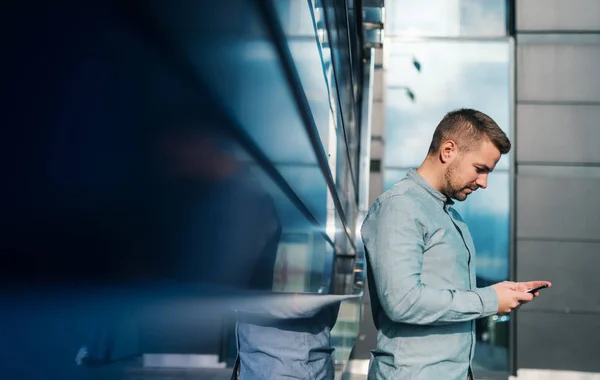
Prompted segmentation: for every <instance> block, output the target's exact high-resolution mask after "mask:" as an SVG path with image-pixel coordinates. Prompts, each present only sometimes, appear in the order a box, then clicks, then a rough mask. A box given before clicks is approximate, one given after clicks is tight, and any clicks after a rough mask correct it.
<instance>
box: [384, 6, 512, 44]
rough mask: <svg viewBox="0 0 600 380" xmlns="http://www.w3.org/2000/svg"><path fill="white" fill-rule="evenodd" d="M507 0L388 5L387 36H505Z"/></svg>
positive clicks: (386, 7) (386, 8)
mask: <svg viewBox="0 0 600 380" xmlns="http://www.w3.org/2000/svg"><path fill="white" fill-rule="evenodd" d="M506 3H507V2H506V1H505V0H420V1H412V0H393V1H386V2H385V11H386V22H385V34H386V35H388V36H393V35H403V36H434V37H459V36H460V37H466V36H478V37H482V36H504V35H506V12H507V10H506V8H507V6H506Z"/></svg>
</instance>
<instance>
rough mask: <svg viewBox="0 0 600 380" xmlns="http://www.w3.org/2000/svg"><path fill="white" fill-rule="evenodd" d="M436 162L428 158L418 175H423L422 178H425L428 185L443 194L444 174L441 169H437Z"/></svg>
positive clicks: (420, 167) (418, 170)
mask: <svg viewBox="0 0 600 380" xmlns="http://www.w3.org/2000/svg"><path fill="white" fill-rule="evenodd" d="M436 166H437V165H435V163H434V162H431V158H430V157H427V158H426V159H425V161H423V163H422V164H421V166H419V168H418V169H417V173H419V174H420V175H421V177H423V178H425V180H426V181H427V183H429V185H430V186H431V187H433V188H434V189H436V190H437V191H439V192H442V193H443V191H442V190H443V186H442V184H443V178H444V174H443V173H442V172H441V170H440V169H439V168H437V167H436Z"/></svg>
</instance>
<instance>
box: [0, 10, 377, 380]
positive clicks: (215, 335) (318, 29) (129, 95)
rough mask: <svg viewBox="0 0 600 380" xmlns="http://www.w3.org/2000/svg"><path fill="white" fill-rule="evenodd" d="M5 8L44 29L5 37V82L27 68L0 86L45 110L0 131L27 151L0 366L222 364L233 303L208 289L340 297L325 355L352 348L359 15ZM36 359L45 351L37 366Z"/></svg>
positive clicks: (230, 344) (21, 371)
mask: <svg viewBox="0 0 600 380" xmlns="http://www.w3.org/2000/svg"><path fill="white" fill-rule="evenodd" d="M17 8H18V7H15V9H14V11H15V12H17V11H18V12H21V13H20V14H19V15H20V16H21V17H17V16H15V19H18V20H21V21H22V22H23V24H22V25H21V24H20V25H15V28H16V30H22V29H19V28H24V29H23V30H26V31H27V32H23V33H17V34H19V35H22V38H24V39H27V38H29V36H34V35H35V36H36V38H38V37H39V40H37V39H36V40H34V39H33V38H30V39H31V40H24V41H22V45H23V46H28V49H26V51H22V50H19V49H17V48H16V45H15V51H14V52H12V53H11V55H13V53H14V55H15V56H19V57H20V58H19V59H20V60H22V61H23V64H22V65H16V66H15V67H13V71H14V72H15V73H17V74H19V75H17V74H15V78H27V79H26V80H25V79H23V81H22V82H18V81H19V80H21V79H15V83H12V82H11V83H10V85H14V87H15V88H21V89H25V90H20V91H24V92H31V93H39V99H38V100H37V103H36V106H39V107H40V109H41V108H43V110H44V112H31V109H29V107H31V106H32V104H31V102H25V99H23V103H22V104H18V105H16V106H15V107H14V108H13V109H14V114H10V115H8V118H9V120H11V123H14V125H15V128H14V129H12V132H11V134H10V135H8V136H6V138H5V139H3V143H4V144H3V145H7V146H6V147H5V149H4V152H8V155H9V156H11V157H17V156H19V157H28V158H27V160H24V161H21V162H20V163H17V164H15V165H17V166H18V167H16V168H14V170H11V171H10V173H11V174H10V176H11V177H10V181H9V182H10V183H12V184H13V185H14V186H13V187H14V188H11V189H8V190H7V189H5V190H3V191H8V193H6V194H4V193H3V194H2V199H5V200H6V199H10V200H11V202H10V204H7V205H6V208H5V210H4V216H5V220H10V221H11V223H9V225H8V226H6V228H5V229H3V231H2V239H0V242H1V243H0V244H2V247H1V248H2V251H3V252H5V253H7V255H8V257H10V260H9V261H8V262H6V263H5V265H3V267H2V269H1V273H0V274H1V276H0V277H2V281H4V282H6V283H7V284H8V285H10V289H11V290H15V289H16V291H17V292H16V293H15V294H17V296H14V294H8V293H6V294H4V293H3V294H1V296H2V297H0V302H1V304H2V305H3V310H11V313H12V314H10V315H8V316H7V318H8V320H9V321H13V322H15V321H23V322H22V324H18V323H17V322H15V323H16V327H15V328H14V331H13V332H12V334H14V335H11V337H12V338H14V339H12V338H11V340H13V341H19V342H24V343H27V342H29V341H33V340H34V339H35V343H31V344H30V345H29V344H25V345H27V346H28V348H23V347H21V348H19V347H18V348H16V349H15V350H12V349H11V352H2V354H1V356H3V357H4V358H6V357H10V358H13V357H14V358H15V360H14V365H12V366H11V367H10V368H8V369H7V371H3V373H9V374H15V376H9V377H14V378H31V377H39V376H40V375H39V374H38V373H36V371H38V370H39V371H42V370H43V373H53V374H54V375H55V376H57V377H61V378H73V379H75V378H79V377H78V376H80V375H82V374H83V373H82V372H81V371H80V370H81V365H82V364H86V363H87V364H91V366H94V367H105V366H109V365H112V364H114V363H117V362H118V363H120V364H115V365H125V364H121V363H124V362H127V363H129V364H131V365H139V361H136V360H138V359H139V358H140V357H141V356H143V355H144V354H145V353H178V354H207V355H213V356H216V357H218V360H216V361H218V362H219V363H220V364H223V365H231V364H232V360H233V359H234V358H235V350H236V349H235V338H234V337H233V334H234V329H233V323H232V320H233V318H234V316H233V315H232V308H231V307H224V306H223V304H222V302H224V301H225V300H228V299H238V298H240V297H242V298H243V297H246V296H247V295H248V294H251V295H253V296H254V295H257V296H258V295H261V296H264V295H266V294H267V293H268V295H267V296H268V297H272V296H273V293H277V297H283V298H285V297H288V296H289V298H286V299H288V300H292V301H293V302H295V301H296V300H297V299H298V298H297V297H298V293H302V294H305V295H307V294H310V295H314V296H319V297H320V296H327V295H345V296H348V297H347V298H350V299H352V297H353V299H352V300H351V301H348V302H346V303H344V304H342V306H341V312H340V315H341V316H342V318H343V322H342V323H340V324H339V326H336V327H335V328H334V330H333V332H332V336H333V339H332V342H333V343H334V348H337V349H338V351H337V353H336V354H335V359H336V360H337V361H339V362H344V361H345V360H347V357H348V355H349V350H350V348H351V347H352V345H353V343H354V339H355V338H356V334H357V330H358V327H357V326H358V318H360V313H359V312H356V310H357V306H356V305H360V300H361V297H362V281H361V277H360V276H358V275H357V273H360V272H361V271H362V265H363V264H362V262H363V260H362V249H361V248H360V244H359V243H358V241H357V236H356V226H357V223H359V221H358V215H359V210H358V207H359V204H360V201H361V199H362V198H364V197H366V195H367V193H366V192H365V188H366V187H367V186H368V183H367V181H368V176H367V175H365V173H364V172H361V171H360V170H359V163H360V162H365V161H367V162H368V156H365V155H366V154H368V150H366V149H364V147H362V146H361V137H364V134H365V133H367V134H368V133H369V132H368V129H367V126H366V125H365V124H363V123H362V122H361V121H362V120H363V119H362V118H361V115H362V113H363V106H364V104H363V99H369V94H368V89H365V88H363V86H362V82H363V80H364V77H365V75H367V76H368V74H369V73H370V72H369V71H368V70H367V71H365V67H368V64H364V62H363V58H365V60H366V61H368V59H369V57H364V51H363V49H362V46H359V45H358V43H359V42H358V41H359V40H360V39H359V38H358V33H360V31H358V30H356V28H357V25H360V23H359V22H357V20H356V17H361V15H360V12H356V13H355V12H354V11H353V9H350V8H348V6H347V4H345V2H339V1H318V0H311V1H303V2H301V1H296V0H288V1H284V0H277V1H245V0H234V1H227V2H221V3H218V2H217V3H214V2H210V3H204V2H178V3H166V2H162V1H147V2H135V3H122V4H121V3H118V4H117V3H111V4H108V3H107V4H104V5H102V6H100V5H98V6H97V7H94V11H93V12H90V11H88V10H87V8H86V7H84V6H83V5H76V4H69V5H57V6H56V7H53V8H52V10H50V9H48V10H44V12H42V11H41V10H40V14H51V15H53V16H55V17H49V18H48V19H43V20H37V19H35V18H34V19H33V21H31V22H25V20H30V16H31V15H30V14H29V11H28V10H27V9H25V7H23V9H17ZM48 23H50V24H48ZM348 28H350V31H349V30H348ZM32 30H33V32H32ZM82 41H83V42H82ZM47 46H54V48H53V49H54V50H53V51H52V52H51V53H49V52H48V51H47ZM11 47H12V46H11ZM17 53H18V54H17ZM21 55H23V57H21ZM32 62H35V63H40V67H35V70H31V67H32V65H35V64H33V63H32ZM42 66H43V67H42ZM17 82H18V83H17ZM40 83H41V84H43V85H44V87H45V88H44V89H43V91H41V90H40V91H38V86H39V85H40ZM365 91H367V93H366V94H365ZM25 104H26V105H25ZM48 105H50V106H48ZM26 110H29V112H26ZM46 110H47V111H48V112H45V111H46ZM42 113H43V115H42ZM22 115H30V116H28V117H26V118H23V117H22ZM20 142H22V143H20ZM17 146H18V148H17ZM11 162H12V161H11ZM361 167H362V166H361ZM13 174H14V175H13ZM359 194H363V196H362V198H359ZM23 210H27V211H26V212H24V211H23ZM32 263H35V265H32ZM24 284H27V286H24ZM47 284H51V286H47ZM37 285H39V286H37ZM36 286H37V287H36ZM3 289H8V288H3ZM267 296H265V297H267ZM236 297H237V298H236ZM283 298H277V299H283ZM22 299H23V300H24V299H26V300H28V301H27V302H25V301H23V302H21V300H22ZM48 299H53V300H56V303H55V305H56V306H52V305H49V304H48V302H46V300H48ZM271 299H274V298H271ZM15 300H19V302H16V301H15ZM99 300H101V301H99ZM5 301H6V304H5V303H4V302H5ZM94 301H98V302H94ZM293 302H291V303H292V304H293ZM289 304H290V303H288V304H287V305H289ZM23 305H26V306H23ZM270 305H273V306H274V307H275V308H276V307H277V306H278V305H279V304H278V303H277V302H272V303H271V304H270ZM294 305H295V306H297V305H302V303H301V302H299V303H297V304H294ZM4 306H6V307H4ZM59 306H60V307H59ZM229 306H231V305H229ZM298 307H300V306H298ZM358 309H360V307H358ZM150 311H151V312H150ZM302 312H303V310H300V312H298V313H299V315H301V314H302ZM24 315H27V318H24ZM36 316H39V318H40V319H39V320H37V319H36ZM296 317H297V316H296ZM334 323H335V318H334V320H333V321H331V326H333V325H334ZM28 326H29V327H28ZM67 330H68V331H69V334H63V332H64V331H67ZM107 330H108V331H109V332H108V333H105V332H106V331H107ZM24 331H29V332H28V333H26V334H25V333H23V332H24ZM328 331H329V330H328ZM22 333H23V334H22ZM41 336H43V337H44V338H43V339H37V338H39V337H41ZM36 337H37V338H36ZM114 342H117V343H114ZM107 345H108V346H107ZM78 352H79V354H78ZM76 355H77V357H78V359H77V363H75V362H74V361H73V358H75V357H76ZM32 357H37V358H46V359H47V360H45V361H44V362H43V363H40V366H39V368H32V367H31V366H30V365H28V364H27V361H28V360H30V358H32ZM129 359H131V360H133V362H132V361H127V360H129ZM65 363H69V364H65ZM77 364H79V365H80V366H77ZM220 364H219V365H220ZM3 369H4V368H3Z"/></svg>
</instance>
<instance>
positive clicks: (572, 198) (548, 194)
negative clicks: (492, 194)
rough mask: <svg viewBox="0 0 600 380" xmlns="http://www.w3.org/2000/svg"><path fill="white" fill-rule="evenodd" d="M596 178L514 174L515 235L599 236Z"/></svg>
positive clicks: (571, 237) (590, 237) (547, 237)
mask: <svg viewBox="0 0 600 380" xmlns="http://www.w3.org/2000/svg"><path fill="white" fill-rule="evenodd" d="M598 189H600V179H598V178H551V177H536V176H523V175H519V176H518V177H517V199H516V200H517V209H516V214H517V215H516V217H517V231H516V235H517V238H543V239H561V240H581V239H583V240H589V239H600V202H599V201H598Z"/></svg>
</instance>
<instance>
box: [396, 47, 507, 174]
mask: <svg viewBox="0 0 600 380" xmlns="http://www.w3.org/2000/svg"><path fill="white" fill-rule="evenodd" d="M386 46H387V54H388V62H389V63H388V64H387V65H386V67H387V68H388V70H387V77H386V81H387V82H386V115H385V118H386V140H387V143H386V150H385V165H386V166H390V167H400V168H409V167H417V166H419V165H420V164H421V162H422V161H423V159H424V158H425V156H426V154H427V151H428V149H429V144H430V143H431V137H432V136H433V131H434V130H435V128H436V126H437V125H438V123H439V122H440V120H441V119H442V118H443V116H444V115H445V114H446V113H447V112H448V111H450V110H453V109H457V108H463V107H467V108H475V109H478V110H480V111H482V112H485V113H486V114H488V115H489V116H491V117H492V118H493V119H494V120H495V121H496V122H497V123H498V124H499V125H500V127H501V128H502V129H503V130H504V131H505V132H506V133H507V134H509V131H510V111H509V101H510V46H509V43H508V41H500V42H458V41H427V42H402V43H399V42H393V41H388V42H386ZM413 57H416V58H417V59H418V60H419V62H420V63H421V65H422V72H419V71H417V70H415V69H414V67H413V62H412V58H413ZM440 57H443V59H440ZM407 88H409V89H410V91H411V92H412V93H413V94H414V100H412V99H411V98H410V97H409V96H407ZM509 137H510V136H509ZM508 165H509V159H508V156H507V155H504V156H503V157H502V158H501V160H500V162H499V163H498V165H497V166H496V168H497V170H501V169H507V168H508Z"/></svg>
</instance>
